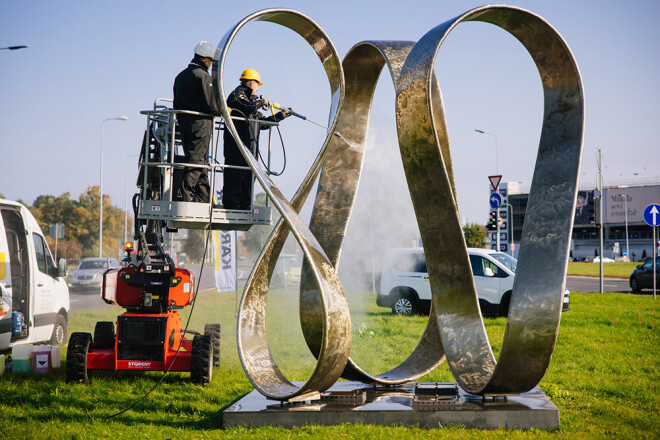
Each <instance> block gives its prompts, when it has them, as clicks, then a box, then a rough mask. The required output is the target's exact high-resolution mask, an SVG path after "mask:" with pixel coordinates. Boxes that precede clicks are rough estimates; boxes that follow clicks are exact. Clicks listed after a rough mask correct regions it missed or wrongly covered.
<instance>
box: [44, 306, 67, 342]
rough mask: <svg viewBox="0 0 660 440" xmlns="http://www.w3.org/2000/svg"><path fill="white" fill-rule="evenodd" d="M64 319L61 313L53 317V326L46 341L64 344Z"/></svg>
mask: <svg viewBox="0 0 660 440" xmlns="http://www.w3.org/2000/svg"><path fill="white" fill-rule="evenodd" d="M66 330H67V329H66V319H65V318H64V316H62V315H61V314H58V315H57V318H55V327H53V334H52V335H51V337H50V341H48V343H49V344H50V345H60V346H61V345H64V344H66Z"/></svg>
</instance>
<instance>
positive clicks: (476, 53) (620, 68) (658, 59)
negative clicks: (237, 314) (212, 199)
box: [0, 0, 660, 223]
mask: <svg viewBox="0 0 660 440" xmlns="http://www.w3.org/2000/svg"><path fill="white" fill-rule="evenodd" d="M481 4H482V3H480V2H475V1H463V0H460V1H459V0H456V1H443V2H440V1H435V2H430V1H428V0H424V1H416V0H411V1H407V2H391V1H377V2H376V1H374V2H355V1H351V2H348V1H343V0H339V1H332V2H311V1H280V2H277V3H271V2H263V1H252V2H229V1H217V0H216V1H199V0H198V1H195V2H182V1H164V0H161V1H113V2H98V1H93V2H92V1H58V2H52V1H31V0H24V1H7V0H0V47H4V46H10V45H19V44H21V45H27V46H29V48H28V49H24V50H19V51H7V50H5V51H0V78H1V79H2V80H1V81H0V163H1V170H2V171H1V172H0V193H3V194H4V195H5V196H6V197H7V198H9V199H14V200H15V199H23V200H25V201H26V202H28V203H32V202H33V201H34V199H35V198H36V197H37V196H39V195H40V194H53V195H59V194H61V193H63V192H67V191H68V192H70V193H71V195H72V197H74V198H77V197H78V195H79V194H80V193H81V192H83V191H85V188H86V187H87V186H88V185H97V184H98V180H99V147H100V135H101V122H102V121H103V120H104V119H106V118H111V117H115V116H120V115H126V116H128V118H129V120H128V121H126V122H119V121H110V122H107V123H106V124H105V126H104V127H105V129H104V130H105V136H104V143H103V145H104V157H105V160H104V192H106V193H108V194H110V195H111V197H112V202H113V204H115V205H116V206H119V207H121V208H123V205H124V176H125V175H126V174H127V175H128V176H129V191H130V190H131V189H132V185H133V182H134V181H135V171H136V166H135V158H130V157H129V156H130V155H133V154H137V153H138V152H139V147H140V142H141V139H142V132H143V130H144V127H145V119H144V117H143V116H141V115H140V114H139V111H140V110H145V109H149V108H150V107H151V106H152V103H153V101H154V99H155V98H157V97H168V98H169V97H171V94H172V82H173V79H174V77H175V76H176V74H177V73H178V72H179V71H180V70H181V69H183V68H184V67H185V66H186V65H187V63H188V61H189V60H190V58H191V56H192V50H193V47H194V46H195V44H196V43H197V42H198V41H200V40H209V41H211V42H213V43H214V44H217V43H218V42H219V41H220V39H221V37H222V36H223V35H224V33H225V32H226V31H227V30H228V29H229V28H230V27H231V26H233V25H234V24H235V23H237V22H238V21H239V20H241V19H242V18H243V17H245V16H246V15H248V14H249V13H251V12H254V11H256V10H260V9H264V8H267V7H273V6H282V7H289V8H293V9H297V10H299V11H301V12H303V13H305V14H307V15H308V16H310V17H311V18H312V19H313V20H315V21H316V22H317V23H318V24H319V25H320V26H321V27H322V28H323V29H324V30H325V31H326V32H327V33H328V35H329V36H330V38H331V39H332V41H333V42H334V44H335V46H336V47H337V49H338V51H339V54H340V56H341V57H343V56H344V55H345V54H346V53H347V51H348V50H349V49H350V48H351V47H352V46H353V45H354V44H355V43H357V42H359V41H362V40H368V39H380V40H387V39H389V40H418V39H419V38H420V37H421V36H422V35H423V34H424V33H426V32H427V31H428V30H430V29H431V28H433V27H434V26H436V25H438V24H440V23H442V22H444V21H446V20H448V19H450V18H452V17H455V16H457V15H459V14H461V13H463V12H465V11H467V10H469V9H471V8H473V7H476V6H480V5H481ZM508 4H512V5H516V6H521V7H524V8H526V9H528V10H530V11H532V12H534V13H537V14H539V15H540V16H542V17H543V18H545V19H546V20H547V21H549V22H550V23H551V24H552V25H553V26H554V27H555V28H556V29H557V30H558V31H559V32H560V33H561V34H562V36H563V37H564V39H565V40H566V41H567V43H568V45H569V46H570V47H571V49H572V51H573V53H574V55H575V57H576V59H577V62H578V65H579V67H580V70H581V73H582V77H583V81H584V88H585V95H586V130H585V140H584V156H583V162H582V168H583V170H582V176H581V178H582V183H589V182H594V181H595V168H596V167H595V159H594V153H593V151H594V149H595V148H601V149H602V150H603V153H604V166H606V167H607V168H606V175H605V177H606V180H609V181H614V180H619V179H628V180H632V179H633V173H639V175H638V176H637V177H636V178H637V179H643V178H644V176H645V175H646V177H648V178H652V177H655V176H658V175H660V142H659V141H658V139H659V137H660V132H659V131H658V130H659V129H658V122H659V121H660V86H659V85H658V78H660V50H659V46H658V44H659V42H660V30H659V29H660V27H659V26H658V24H657V23H658V20H659V19H660V2H658V1H657V0H649V1H608V0H588V1H574V0H559V1H558V0H552V1H551V0H545V1H510V2H508ZM228 67H229V71H228V75H230V76H229V77H228V78H226V79H225V81H226V83H227V84H228V87H233V85H234V84H236V81H235V78H237V77H238V74H239V73H240V71H241V70H242V69H244V68H246V67H252V68H254V69H257V70H258V71H259V72H260V73H261V75H262V79H263V82H264V83H265V85H264V87H262V89H261V93H263V95H264V96H268V97H270V98H273V99H275V100H276V101H279V102H281V103H282V104H285V105H289V106H292V107H293V108H294V109H295V110H297V111H298V112H300V113H303V114H306V115H307V116H308V117H309V118H311V119H313V120H316V121H319V122H321V123H325V122H326V121H327V118H328V105H329V101H330V97H329V92H328V90H329V89H328V86H327V85H326V84H327V81H326V80H325V79H324V76H323V72H322V69H321V67H320V64H319V62H318V60H317V59H316V57H315V56H314V54H313V53H312V51H311V49H310V48H309V47H308V46H307V45H306V43H304V42H303V41H302V39H301V38H299V37H298V36H297V35H294V34H293V33H291V32H290V31H287V30H285V29H283V28H281V27H278V26H276V25H272V24H268V23H257V24H254V25H250V26H248V27H246V28H244V29H243V31H242V32H241V33H240V34H239V36H238V38H237V40H236V42H235V44H234V45H233V46H232V49H231V52H230V55H229V65H228ZM436 69H437V72H438V76H439V78H440V85H441V88H442V91H443V95H444V98H445V105H446V108H447V113H448V123H449V133H450V137H451V143H452V146H451V148H452V153H453V159H454V165H455V169H456V174H457V185H458V190H459V203H460V209H461V214H462V216H464V217H467V218H468V220H469V221H472V222H479V223H485V221H486V217H487V212H488V205H487V198H488V186H487V185H488V181H487V177H486V176H487V175H489V174H493V173H494V171H495V165H494V162H495V153H494V142H493V138H492V137H489V136H484V135H480V134H478V133H476V132H475V131H474V129H475V128H479V129H482V130H485V131H488V132H491V133H495V134H496V135H497V138H498V141H499V163H500V165H499V168H500V172H501V174H503V175H504V178H503V180H504V181H521V182H522V183H523V186H529V183H530V181H531V175H532V169H533V164H534V159H535V156H536V148H537V146H538V136H539V130H540V123H541V116H542V102H541V86H540V81H539V79H538V74H537V73H536V71H535V68H534V66H533V64H532V61H531V59H530V57H529V56H528V55H527V54H526V52H525V51H524V49H523V48H522V46H521V45H520V44H519V43H518V42H517V41H516V40H515V39H514V38H513V37H511V36H510V35H509V34H507V33H506V32H504V31H502V30H500V29H498V28H495V27H493V26H490V25H487V24H482V23H468V24H465V25H461V26H459V27H458V28H457V29H456V30H455V32H453V33H452V34H451V35H450V37H449V39H448V40H447V42H446V44H445V46H443V48H442V49H441V50H440V53H439V57H438V61H437V63H436ZM282 134H283V137H284V140H285V143H286V147H287V152H288V157H289V165H288V168H287V171H286V172H285V174H284V176H282V177H279V178H277V179H275V182H276V184H278V185H280V186H281V188H282V189H283V191H284V193H285V194H287V195H289V196H290V195H292V194H293V193H294V191H295V189H296V188H297V185H298V184H299V182H300V180H301V178H302V176H303V175H304V174H305V172H306V170H307V169H308V167H309V165H310V163H311V162H312V160H313V158H314V157H315V155H316V153H317V152H318V149H319V147H320V146H321V143H322V140H323V137H324V131H323V130H322V129H319V128H317V127H315V126H313V125H311V124H308V123H306V122H303V121H301V120H296V119H295V118H290V119H287V120H286V121H285V122H284V123H283V126H282ZM370 142H371V143H373V146H374V150H377V149H381V148H382V149H388V148H389V149H390V150H391V151H394V152H395V151H396V131H395V126H394V92H393V88H392V85H391V81H390V79H389V76H385V75H384V76H382V77H381V82H380V83H379V86H378V89H377V95H376V97H375V100H374V111H373V115H372V120H371V125H370ZM374 156H377V155H374ZM388 157H389V158H388V159H387V161H386V162H385V163H383V164H382V167H383V170H384V171H383V172H384V173H385V174H384V176H385V177H386V178H387V177H388V176H392V180H393V182H395V187H396V188H399V187H401V186H403V185H404V183H403V177H402V174H401V165H400V160H398V159H397V158H396V156H395V155H390V156H388ZM127 158H128V159H127ZM279 158H280V153H279V152H278V150H277V147H276V148H275V159H274V162H275V167H277V166H278V164H279V163H280V160H279ZM367 160H369V156H368V157H367ZM126 164H128V167H126ZM365 166H366V165H365ZM606 183H607V181H606ZM381 203H383V204H386V203H387V201H386V200H385V201H382V202H381Z"/></svg>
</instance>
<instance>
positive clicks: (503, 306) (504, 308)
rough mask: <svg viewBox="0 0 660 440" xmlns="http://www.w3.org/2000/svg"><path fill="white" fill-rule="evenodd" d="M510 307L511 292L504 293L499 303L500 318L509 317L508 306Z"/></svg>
mask: <svg viewBox="0 0 660 440" xmlns="http://www.w3.org/2000/svg"><path fill="white" fill-rule="evenodd" d="M510 305H511V292H506V293H505V294H504V295H502V300H501V302H500V307H499V313H500V316H504V317H505V318H506V317H508V316H509V306H510Z"/></svg>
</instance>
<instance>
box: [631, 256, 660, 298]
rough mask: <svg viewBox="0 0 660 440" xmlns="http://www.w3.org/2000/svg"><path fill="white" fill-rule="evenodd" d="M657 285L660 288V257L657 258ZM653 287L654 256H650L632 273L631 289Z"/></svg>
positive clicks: (637, 290) (637, 289)
mask: <svg viewBox="0 0 660 440" xmlns="http://www.w3.org/2000/svg"><path fill="white" fill-rule="evenodd" d="M655 286H656V289H657V288H660V258H656V259H655ZM642 289H653V258H649V259H648V260H646V261H645V262H644V263H643V264H640V265H638V266H637V269H635V270H633V271H632V272H631V273H630V290H632V291H633V292H635V293H638V292H641V291H642Z"/></svg>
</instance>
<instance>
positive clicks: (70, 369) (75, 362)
mask: <svg viewBox="0 0 660 440" xmlns="http://www.w3.org/2000/svg"><path fill="white" fill-rule="evenodd" d="M91 346H92V335H91V334H89V333H78V332H77V333H73V334H72V335H71V339H69V348H68V349H67V352H66V383H72V382H78V383H87V382H89V379H90V378H91V377H92V371H91V370H88V369H87V353H88V352H89V349H90V347H91Z"/></svg>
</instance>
